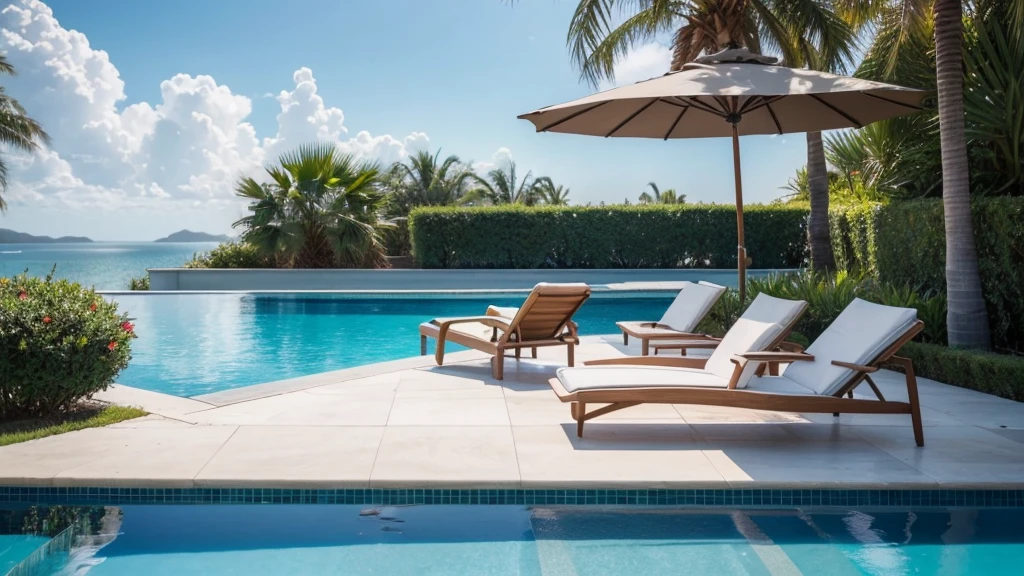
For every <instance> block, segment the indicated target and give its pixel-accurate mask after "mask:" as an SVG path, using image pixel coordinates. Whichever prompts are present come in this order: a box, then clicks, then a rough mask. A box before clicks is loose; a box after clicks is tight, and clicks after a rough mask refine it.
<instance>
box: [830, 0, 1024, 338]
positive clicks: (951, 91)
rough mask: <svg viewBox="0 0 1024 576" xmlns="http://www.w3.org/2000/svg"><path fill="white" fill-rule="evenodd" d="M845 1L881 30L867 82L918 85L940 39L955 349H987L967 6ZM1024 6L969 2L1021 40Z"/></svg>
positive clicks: (857, 18)
mask: <svg viewBox="0 0 1024 576" xmlns="http://www.w3.org/2000/svg"><path fill="white" fill-rule="evenodd" d="M846 1H847V2H848V6H847V11H848V15H849V18H850V19H851V21H853V22H855V23H871V24H873V25H874V26H876V28H877V32H876V33H875V36H874V39H873V42H872V45H871V47H870V48H869V50H868V52H867V55H866V58H865V64H864V65H863V66H862V72H863V73H864V75H865V76H871V77H881V78H892V77H901V76H908V77H912V78H913V75H914V74H915V73H914V72H913V71H915V70H921V69H923V70H928V69H929V68H930V67H929V66H927V65H925V66H921V61H922V60H924V61H925V62H927V60H926V58H927V56H923V54H925V55H926V54H927V52H928V51H927V48H928V46H927V44H928V36H929V35H930V34H931V35H932V37H933V38H934V42H935V51H934V54H935V68H934V70H935V83H936V87H937V96H938V120H939V141H940V155H941V159H942V203H943V211H944V215H945V228H946V291H947V300H948V308H947V316H946V323H947V326H948V337H949V344H950V346H961V347H967V348H983V349H987V348H989V347H990V346H991V335H990V333H989V324H988V316H987V314H986V310H985V299H984V295H983V293H982V289H981V275H980V274H979V264H978V251H977V244H976V242H975V238H974V226H973V222H972V220H971V204H970V200H971V197H970V173H969V170H968V157H967V137H966V131H965V126H964V74H963V62H964V60H963V6H962V5H961V2H960V0H891V1H887V2H878V1H877V0H846ZM1020 4H1021V3H1020V2H1003V1H1001V0H987V1H986V0H976V1H975V2H971V3H970V5H971V6H972V8H973V10H974V11H975V13H985V12H989V13H990V15H991V16H992V17H995V18H1005V17H1007V15H1009V16H1010V18H1011V19H1012V21H1013V25H1014V27H1015V28H1016V33H1017V34H1020V33H1022V32H1024V8H1022V7H1021V6H1020ZM929 14H930V15H931V16H932V17H931V18H929V17H928V16H929ZM918 78H920V77H918ZM924 79H927V74H926V75H925V76H924Z"/></svg>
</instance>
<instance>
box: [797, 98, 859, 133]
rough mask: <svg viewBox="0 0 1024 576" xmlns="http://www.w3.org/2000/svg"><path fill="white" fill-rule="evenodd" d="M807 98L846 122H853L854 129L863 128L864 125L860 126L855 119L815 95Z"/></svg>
mask: <svg viewBox="0 0 1024 576" xmlns="http://www.w3.org/2000/svg"><path fill="white" fill-rule="evenodd" d="M808 96H810V97H811V98H813V99H815V100H817V101H818V102H820V103H822V104H823V105H824V106H825V107H826V108H828V109H829V110H831V111H833V112H835V113H836V114H839V115H840V116H842V117H843V118H846V119H847V120H848V121H850V122H853V125H854V127H856V128H863V127H864V125H863V124H861V123H860V122H858V121H857V119H856V118H854V117H853V116H850V115H849V114H847V113H846V112H843V111H842V110H840V109H839V108H836V107H835V106H833V105H832V104H829V103H828V102H826V101H825V100H823V99H822V98H821V97H820V96H818V95H817V94H808Z"/></svg>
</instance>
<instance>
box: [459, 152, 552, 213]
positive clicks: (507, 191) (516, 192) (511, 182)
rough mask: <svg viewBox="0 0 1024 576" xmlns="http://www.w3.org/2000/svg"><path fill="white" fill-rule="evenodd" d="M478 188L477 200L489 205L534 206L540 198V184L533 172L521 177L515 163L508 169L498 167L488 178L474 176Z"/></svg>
mask: <svg viewBox="0 0 1024 576" xmlns="http://www.w3.org/2000/svg"><path fill="white" fill-rule="evenodd" d="M473 180H475V181H476V183H477V184H478V187H477V188H476V189H474V190H473V192H472V196H473V197H474V198H475V199H482V200H484V201H485V202H487V203H489V204H495V205H497V204H525V205H526V206H533V205H534V204H537V201H538V198H539V182H538V180H537V179H535V178H534V177H533V172H527V173H526V174H525V175H523V176H520V175H519V173H518V171H517V168H516V163H515V162H509V164H508V167H507V168H502V167H498V168H495V169H493V170H491V171H490V172H488V173H487V177H486V178H481V177H480V176H477V175H475V174H474V175H473Z"/></svg>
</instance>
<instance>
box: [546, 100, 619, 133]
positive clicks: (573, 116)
mask: <svg viewBox="0 0 1024 576" xmlns="http://www.w3.org/2000/svg"><path fill="white" fill-rule="evenodd" d="M608 102H609V100H605V101H603V102H598V103H597V104H594V105H593V106H591V107H589V108H584V109H583V110H579V111H577V112H573V113H572V114H569V115H568V116H566V117H565V118H562V119H561V120H558V121H556V122H552V123H551V124H548V125H547V126H545V127H543V128H538V129H537V132H547V131H548V130H550V129H552V128H554V127H555V126H558V125H559V124H562V123H563V122H568V121H569V120H572V119H573V118H575V117H577V116H579V115H580V114H586V113H587V112H590V111H591V110H593V109H594V108H597V107H598V106H604V105H605V104H607V103H608Z"/></svg>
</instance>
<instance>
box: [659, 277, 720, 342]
mask: <svg viewBox="0 0 1024 576" xmlns="http://www.w3.org/2000/svg"><path fill="white" fill-rule="evenodd" d="M724 293H725V287H724V286H719V285H717V284H711V283H708V282H701V283H700V284H694V283H693V282H684V283H683V289H682V290H680V291H679V294H678V295H677V296H676V299H675V300H673V301H672V304H671V305H669V307H668V310H666V311H665V314H664V315H662V317H661V320H659V321H658V323H659V324H664V325H666V326H669V327H670V328H672V329H674V330H678V331H680V332H693V331H694V329H696V328H697V324H699V323H700V321H701V320H702V319H704V316H707V313H708V312H709V311H710V310H711V307H712V306H714V305H715V302H717V301H718V299H719V298H720V297H721V296H722V294H724Z"/></svg>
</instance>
